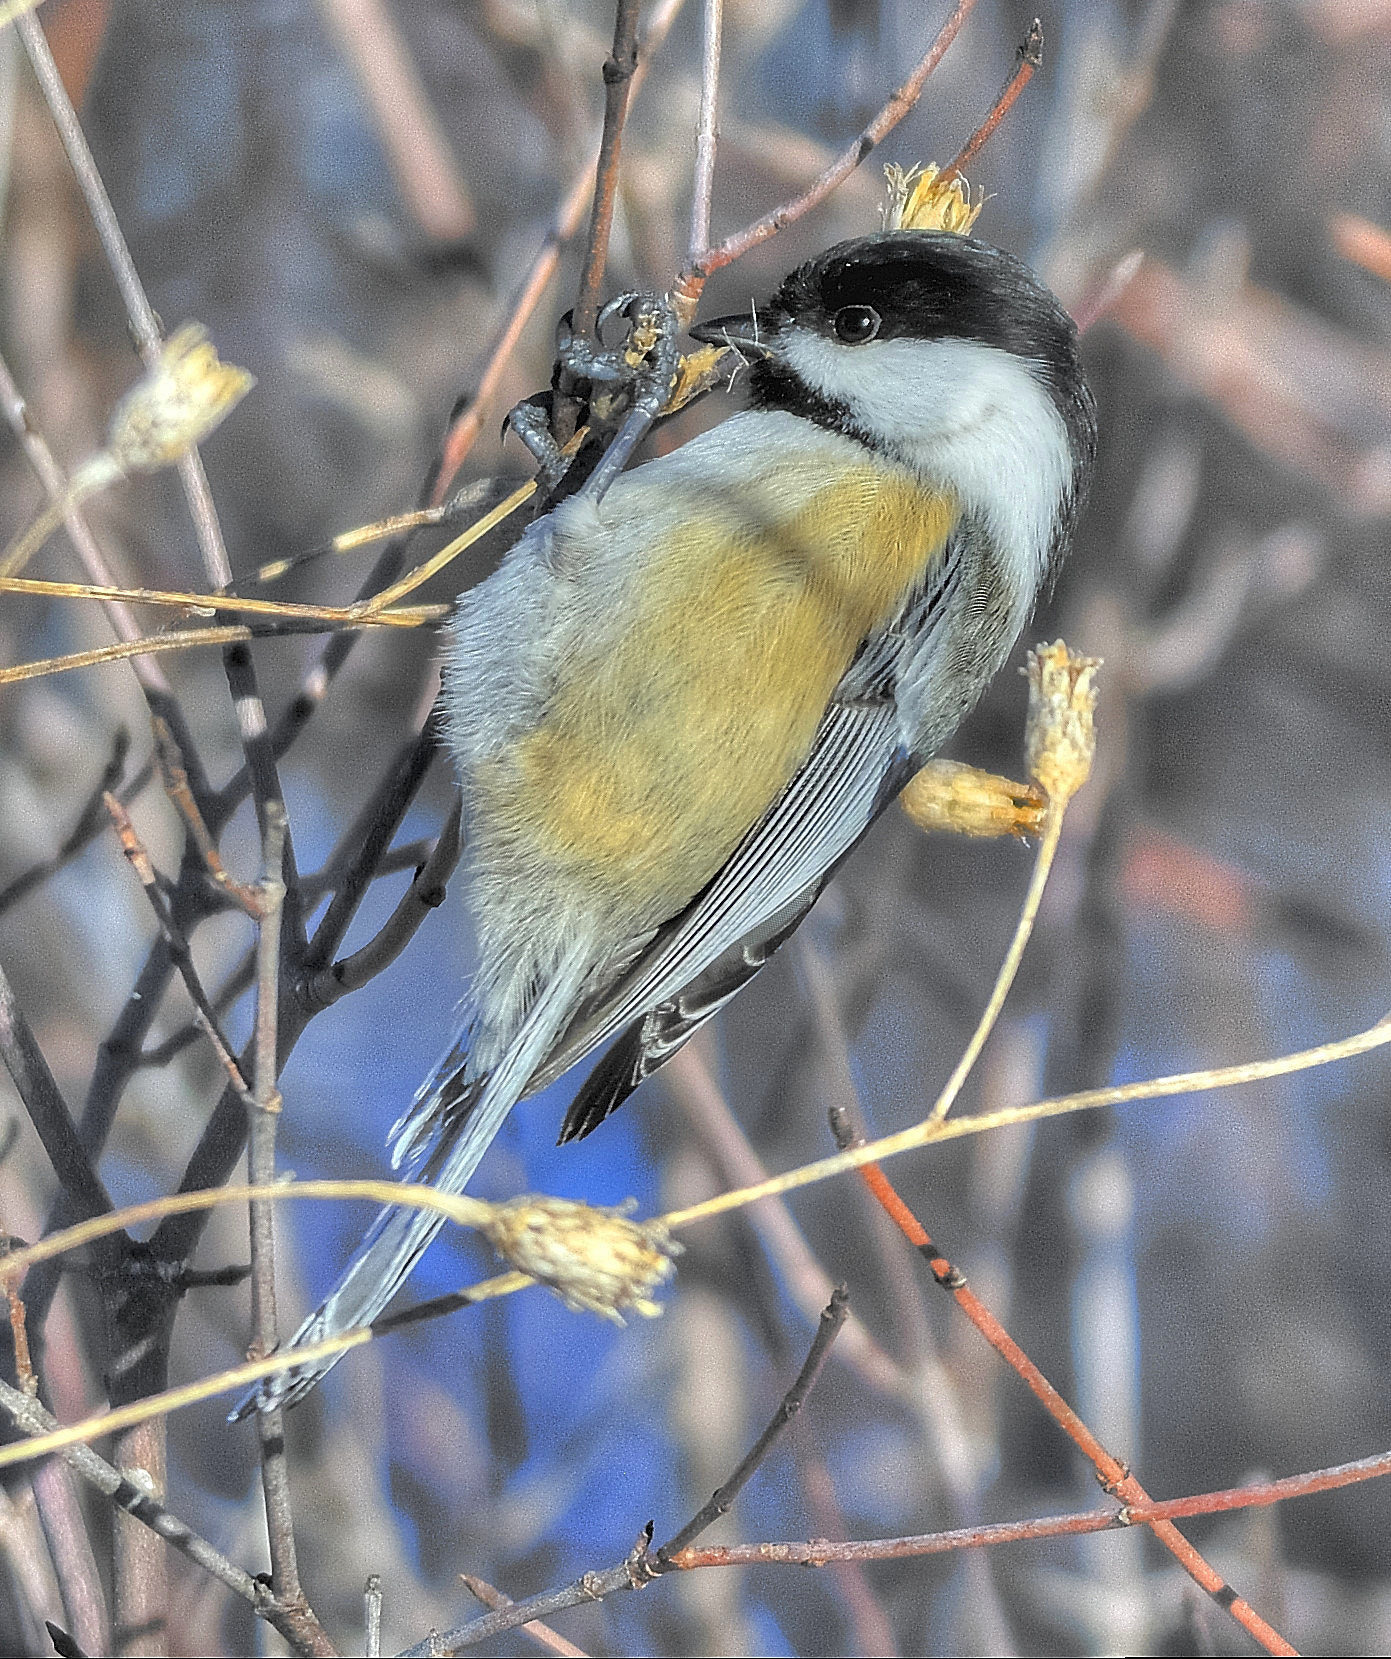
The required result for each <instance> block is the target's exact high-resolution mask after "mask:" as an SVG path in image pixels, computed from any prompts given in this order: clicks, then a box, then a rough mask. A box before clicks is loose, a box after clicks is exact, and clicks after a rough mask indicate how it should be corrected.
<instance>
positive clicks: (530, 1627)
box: [459, 1573, 585, 1659]
mask: <svg viewBox="0 0 1391 1659" xmlns="http://www.w3.org/2000/svg"><path fill="white" fill-rule="evenodd" d="M459 1577H460V1579H461V1580H462V1581H463V1583H464V1584H465V1585H466V1586H467V1588H468V1591H469V1594H470V1595H472V1596H475V1597H476V1598H477V1599H478V1600H479V1601H481V1602H482V1603H483V1605H484V1606H485V1607H486V1608H488V1609H490V1610H491V1611H492V1612H497V1611H499V1610H500V1609H501V1608H504V1607H510V1606H511V1605H512V1598H511V1596H505V1595H503V1593H502V1591H501V1590H499V1589H496V1588H495V1587H494V1586H493V1585H491V1584H489V1583H488V1581H487V1580H486V1579H482V1578H475V1577H474V1576H473V1574H472V1573H460V1574H459ZM521 1630H522V1635H523V1636H529V1637H530V1638H531V1640H532V1641H533V1642H535V1644H536V1645H537V1647H539V1648H540V1649H541V1651H542V1652H543V1653H558V1654H559V1655H560V1656H561V1659H585V1651H584V1649H583V1648H582V1647H576V1646H575V1644H574V1643H573V1642H570V1641H567V1640H566V1639H565V1637H564V1636H562V1635H561V1634H560V1632H559V1631H558V1630H552V1629H551V1627H550V1626H549V1625H548V1624H542V1622H541V1621H540V1619H532V1620H531V1622H530V1623H529V1624H524V1625H523V1626H522V1627H521Z"/></svg>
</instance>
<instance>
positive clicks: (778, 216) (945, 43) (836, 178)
mask: <svg viewBox="0 0 1391 1659" xmlns="http://www.w3.org/2000/svg"><path fill="white" fill-rule="evenodd" d="M974 7H975V0H957V4H956V6H955V8H954V9H953V11H952V14H951V16H950V17H949V18H948V19H947V20H946V22H945V23H944V24H943V25H942V27H941V28H940V29H939V30H938V32H937V38H936V39H935V40H934V41H933V42H932V45H931V46H929V47H928V49H927V52H926V54H925V55H924V56H923V58H922V59H921V61H920V62H919V63H918V65H917V67H916V68H915V69H914V70H913V72H912V74H911V75H909V77H908V79H907V80H906V81H904V83H903V85H902V86H901V87H899V88H898V90H897V91H896V92H895V93H893V95H892V96H891V97H890V98H889V100H888V102H887V103H886V104H885V105H884V107H883V108H882V109H881V110H880V111H879V113H878V114H877V115H876V116H875V117H874V119H873V120H872V121H871V122H870V123H869V125H868V126H867V127H866V128H865V129H864V131H863V132H861V134H860V135H859V137H858V138H856V139H855V140H854V142H853V143H852V144H850V145H849V147H848V148H847V149H845V150H843V151H842V152H841V154H840V155H839V156H837V157H836V159H835V160H834V161H833V162H832V163H831V164H830V166H829V167H827V168H826V169H825V170H824V171H823V172H822V173H821V175H820V176H819V177H818V178H817V179H815V180H814V181H813V182H812V183H811V184H810V185H809V186H808V187H807V189H805V190H804V191H803V192H802V193H801V195H799V196H794V197H793V198H792V199H791V200H790V201H787V202H784V203H783V204H782V206H781V207H776V208H774V209H773V211H772V212H771V213H765V214H764V216H763V217H762V218H761V219H756V220H755V221H754V222H753V224H751V225H747V226H745V228H744V229H743V230H741V231H737V232H736V233H735V234H734V235H733V236H727V237H726V238H725V239H724V241H723V242H721V243H720V244H719V246H718V247H715V248H711V249H709V250H708V251H707V252H706V253H704V254H702V255H701V257H700V258H699V259H695V260H692V261H691V263H690V264H689V265H688V266H687V267H686V269H685V270H684V271H682V272H681V274H680V275H679V276H678V277H677V279H676V282H675V284H674V285H673V289H672V293H673V297H674V299H675V301H676V306H677V312H678V315H679V316H680V317H681V318H682V320H683V321H688V320H689V319H690V317H692V316H694V314H695V308H696V305H697V303H698V302H699V299H700V295H701V290H702V289H703V288H704V287H705V282H706V279H707V278H708V277H709V276H710V275H711V274H712V273H713V272H715V271H719V270H723V269H724V267H725V266H726V265H731V264H733V263H734V261H735V260H736V259H740V258H742V257H743V255H744V254H746V253H747V252H748V251H749V249H750V248H755V247H757V246H758V244H759V243H760V242H766V241H767V240H768V238H769V237H770V236H776V235H777V233H778V232H779V231H780V230H782V229H783V228H784V227H785V226H787V225H790V224H793V223H794V222H795V221H796V220H798V219H800V218H802V217H803V215H804V214H806V213H809V212H810V211H811V209H812V208H814V207H818V206H820V204H821V203H822V202H824V201H825V199H826V198H827V196H829V195H830V194H831V192H832V191H833V190H834V189H835V188H836V187H837V186H838V185H839V184H841V183H843V182H844V181H845V180H846V179H847V178H849V177H850V175H851V173H853V172H854V171H855V169H856V168H857V167H858V166H859V165H860V163H861V162H862V161H863V160H864V159H865V157H866V156H867V155H868V154H869V153H870V151H871V150H873V149H874V147H875V146H876V145H877V144H879V143H882V141H883V140H884V139H885V138H886V137H887V136H888V134H889V133H891V132H892V131H893V129H894V128H895V127H896V126H897V125H898V123H899V122H900V121H901V120H902V119H903V117H904V116H905V115H907V113H908V112H909V110H910V109H912V107H913V105H914V104H916V103H917V101H918V99H919V97H920V96H921V94H922V89H923V87H924V86H925V85H926V84H927V78H928V76H929V75H931V73H932V72H933V70H934V69H936V67H937V65H938V64H939V63H940V62H941V61H942V58H943V56H944V55H945V53H946V50H947V48H948V47H949V46H950V45H951V43H952V41H953V40H955V39H956V36H957V33H958V32H959V30H960V28H961V25H962V24H963V23H964V22H965V21H966V19H967V18H968V17H969V16H970V15H971V12H972V10H973V9H974Z"/></svg>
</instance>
